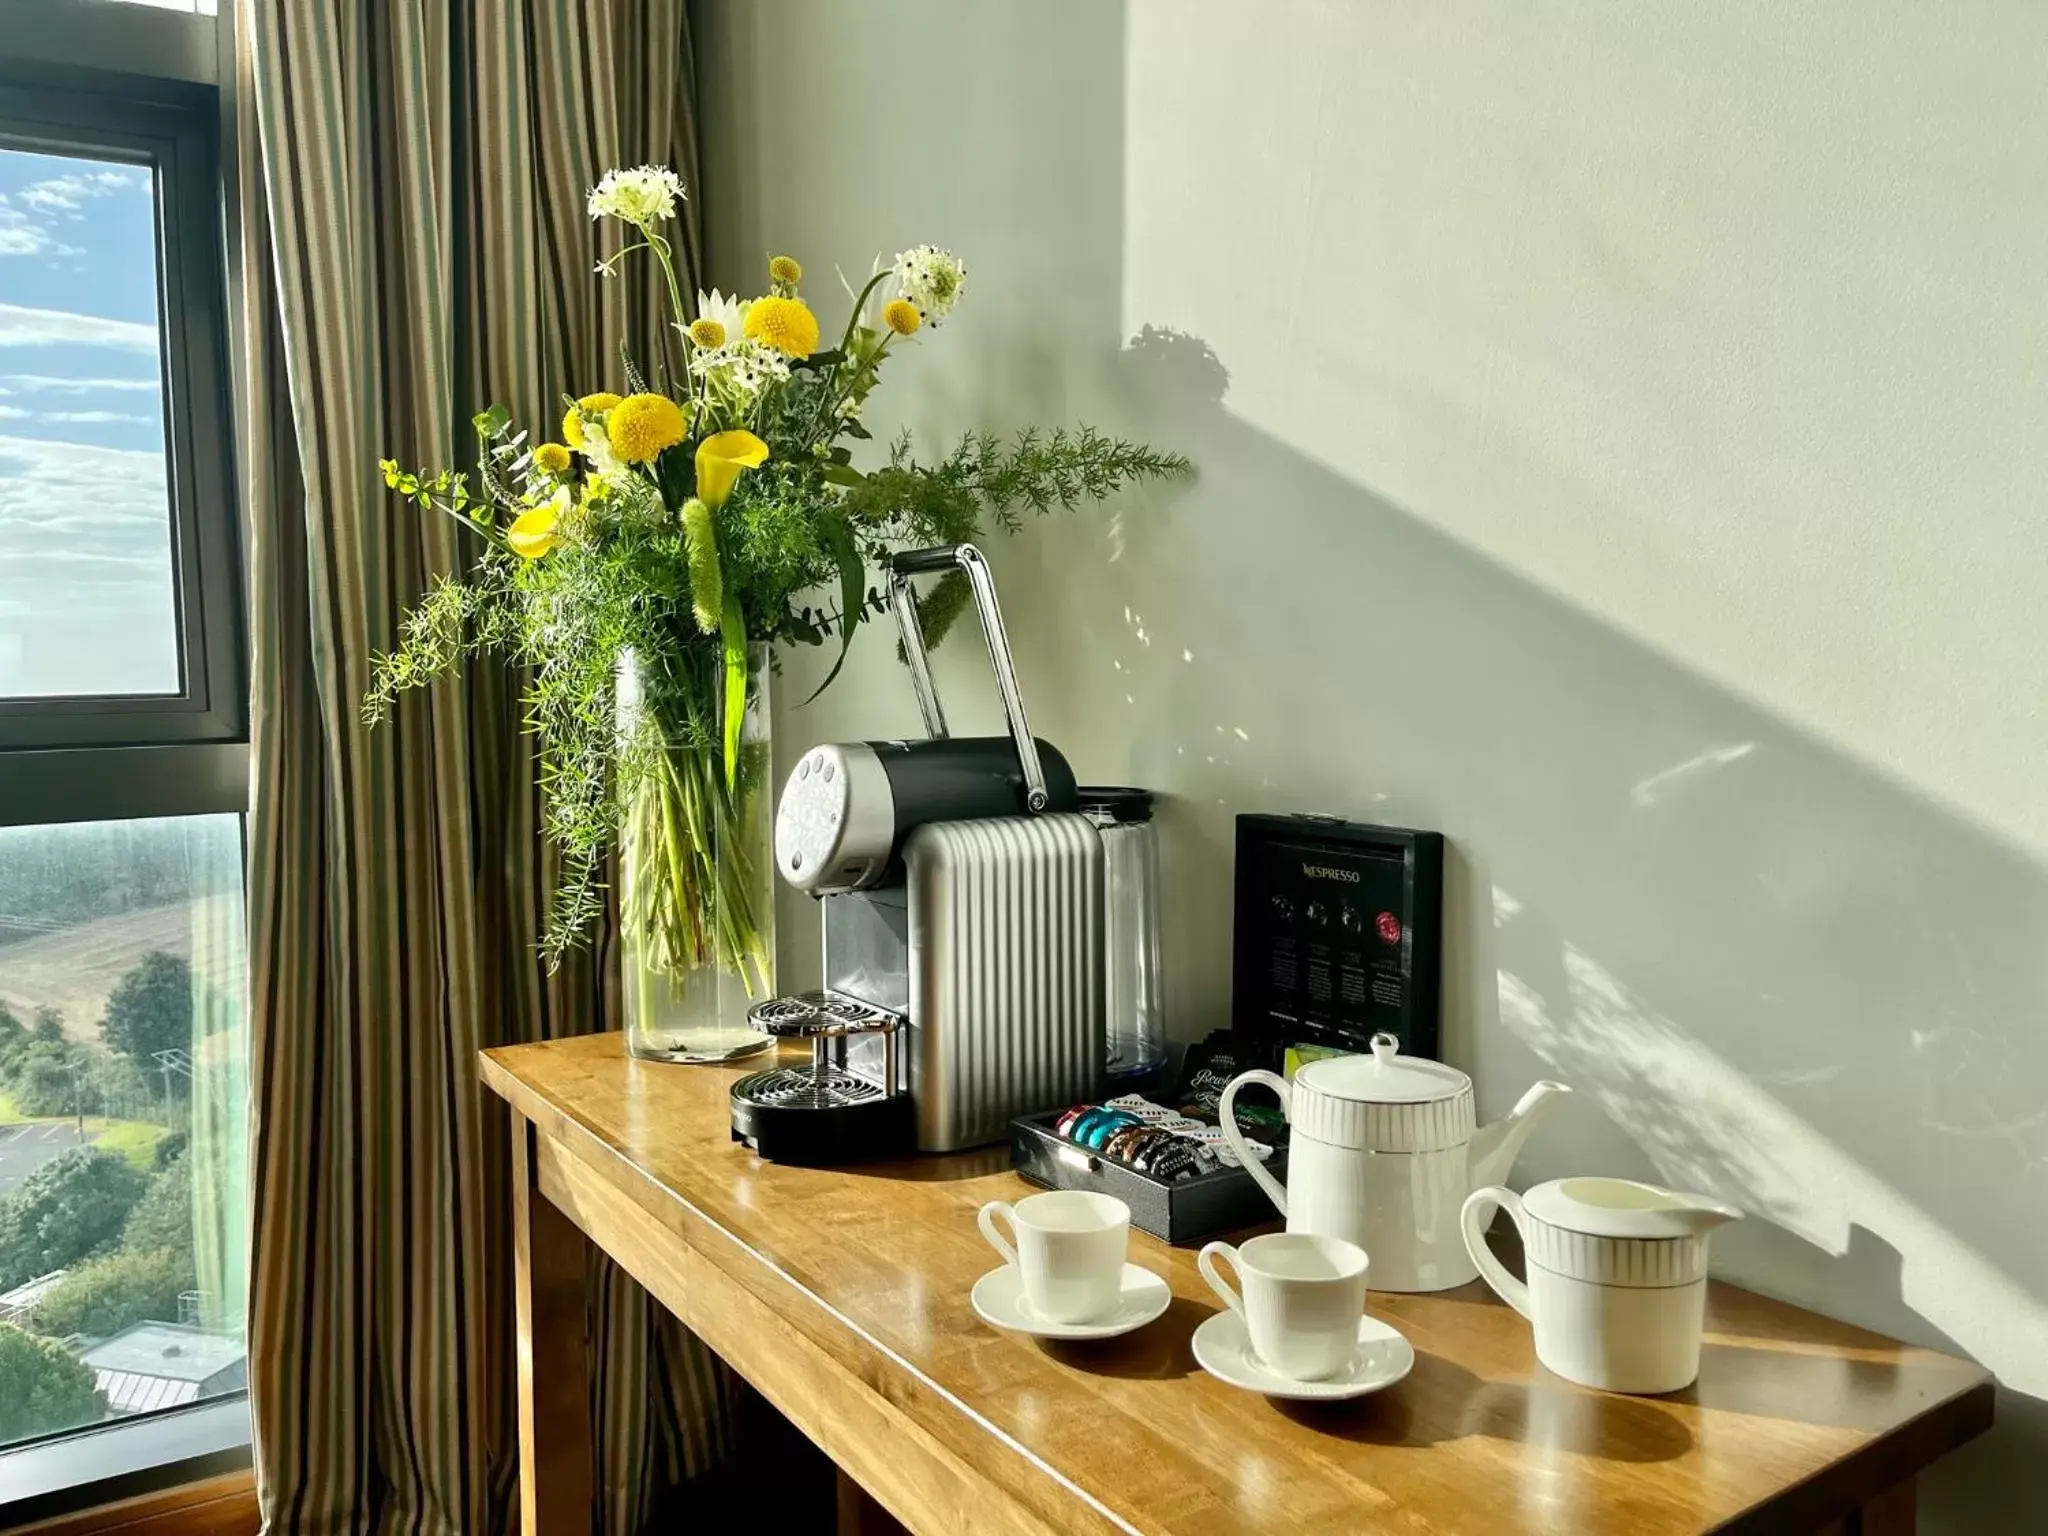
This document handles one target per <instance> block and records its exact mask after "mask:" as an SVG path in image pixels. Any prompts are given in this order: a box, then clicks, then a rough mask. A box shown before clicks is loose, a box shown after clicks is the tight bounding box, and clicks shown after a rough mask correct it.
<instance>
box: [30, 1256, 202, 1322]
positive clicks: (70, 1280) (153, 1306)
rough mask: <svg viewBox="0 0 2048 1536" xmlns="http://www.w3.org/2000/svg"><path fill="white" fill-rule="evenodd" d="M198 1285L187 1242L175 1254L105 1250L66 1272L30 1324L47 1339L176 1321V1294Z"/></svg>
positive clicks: (177, 1295) (37, 1309) (178, 1294)
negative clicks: (103, 1255) (102, 1255)
mask: <svg viewBox="0 0 2048 1536" xmlns="http://www.w3.org/2000/svg"><path fill="white" fill-rule="evenodd" d="M198 1284H199V1279H198V1276H197V1274H196V1273H195V1272H194V1270H193V1268H192V1249H191V1245H190V1243H189V1242H188V1243H187V1244H186V1247H185V1250H184V1251H183V1252H182V1253H180V1252H176V1251H174V1250H172V1249H169V1248H159V1249H156V1250H154V1251H152V1252H130V1251H127V1250H125V1249H124V1250H123V1251H122V1252H120V1253H114V1254H109V1255H107V1257H105V1258H103V1259H91V1260H88V1261H87V1262H86V1263H84V1264H81V1265H79V1266H78V1268H76V1269H74V1270H72V1271H71V1273H70V1274H68V1275H66V1276H65V1277H64V1278H63V1279H62V1280H60V1281H58V1282H57V1284H56V1285H55V1286H54V1287H53V1288H52V1289H51V1291H50V1293H49V1295H47V1296H45V1297H44V1298H43V1299H42V1300H41V1301H40V1302H38V1303H37V1304H36V1311H35V1319H34V1321H35V1328H36V1331H37V1332H38V1333H46V1334H49V1335H50V1336H51V1337H52V1338H58V1339H61V1338H67V1337H69V1336H70V1335H71V1334H74V1333H82V1334H85V1335H87V1336H88V1337H91V1338H95V1339H104V1338H109V1337H111V1336H112V1335H114V1334H117V1333H119V1332H120V1331H121V1330H122V1329H123V1328H127V1327H130V1326H132V1325H133V1324H135V1323H146V1322H159V1323H175V1322H176V1321H178V1298H179V1296H180V1295H182V1294H183V1293H184V1292H186V1291H189V1290H192V1289H194V1288H195V1287H196V1286H197V1285H198Z"/></svg>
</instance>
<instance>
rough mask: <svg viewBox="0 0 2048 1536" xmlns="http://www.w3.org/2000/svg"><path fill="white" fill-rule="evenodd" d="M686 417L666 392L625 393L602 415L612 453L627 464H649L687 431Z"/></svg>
mask: <svg viewBox="0 0 2048 1536" xmlns="http://www.w3.org/2000/svg"><path fill="white" fill-rule="evenodd" d="M689 430H690V422H689V418H688V417H686V416H684V415H683V408H682V407H681V406H679V405H677V404H676V403H675V401H673V400H671V399H669V397H668V396H667V395H628V396H626V398H625V399H623V400H621V401H620V402H619V403H618V404H617V405H615V406H613V407H612V410H611V414H610V415H609V416H607V417H606V418H605V422H604V433H605V436H606V437H607V438H609V439H610V440H611V445H612V452H613V453H616V454H617V455H618V456H619V457H620V458H622V459H624V460H625V461H626V462H627V463H628V464H651V463H652V462H653V461H654V459H655V458H656V456H657V455H659V454H660V452H661V450H662V449H664V448H673V447H674V446H675V445H676V444H677V443H680V442H681V441H682V440H683V438H684V437H685V436H687V435H688V434H689Z"/></svg>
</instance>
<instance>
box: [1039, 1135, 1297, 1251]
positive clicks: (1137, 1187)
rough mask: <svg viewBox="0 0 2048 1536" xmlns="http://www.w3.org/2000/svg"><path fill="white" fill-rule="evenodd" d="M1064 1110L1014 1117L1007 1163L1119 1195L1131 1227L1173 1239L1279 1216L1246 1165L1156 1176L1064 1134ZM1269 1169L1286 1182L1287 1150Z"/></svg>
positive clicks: (1051, 1183) (1201, 1238)
mask: <svg viewBox="0 0 2048 1536" xmlns="http://www.w3.org/2000/svg"><path fill="white" fill-rule="evenodd" d="M1065 1113H1066V1111H1065V1110H1054V1111H1052V1112H1051V1113H1049V1114H1043V1115H1019V1116H1018V1117H1017V1118H1016V1119H1014V1120H1012V1121H1011V1122H1010V1161H1011V1162H1012V1163H1013V1164H1014V1165H1015V1167H1016V1169H1017V1171H1018V1172H1019V1173H1021V1174H1022V1175H1024V1177H1025V1178H1026V1179H1028V1180H1030V1181H1031V1182H1032V1183H1033V1184H1037V1185H1039V1186H1041V1187H1042V1188H1045V1189H1087V1190H1093V1191H1094V1192H1095V1193H1096V1194H1099V1195H1115V1196H1116V1197H1117V1199H1119V1200H1121V1201H1123V1203H1124V1204H1125V1205H1128V1206H1129V1207H1130V1208H1131V1225H1132V1226H1134V1227H1136V1228H1137V1229H1138V1230H1139V1231H1140V1232H1149V1233H1150V1234H1151V1235H1152V1236H1154V1237H1157V1238H1161V1239H1163V1240H1164V1241H1166V1242H1169V1243H1202V1242H1207V1241H1208V1240H1209V1239H1210V1238H1212V1237H1221V1236H1223V1235H1224V1234H1226V1233H1230V1232H1238V1231H1242V1230H1243V1229H1244V1228H1246V1227H1257V1226H1266V1225H1270V1224H1272V1223H1275V1222H1278V1221H1279V1220H1280V1213H1279V1212H1278V1211H1277V1210H1275V1209H1274V1208H1273V1202H1272V1201H1271V1200H1269V1199H1268V1198H1266V1192H1265V1191H1264V1190H1262V1189H1260V1188H1259V1186H1258V1185H1257V1184H1255V1183H1254V1182H1253V1181H1252V1176H1251V1175H1250V1174H1249V1173H1247V1172H1245V1170H1244V1169H1243V1168H1241V1167H1233V1166H1229V1165H1225V1166H1223V1167H1220V1168H1216V1169H1214V1170H1212V1171H1210V1172H1208V1173H1198V1174H1195V1175H1193V1176H1191V1177H1189V1178H1185V1179H1174V1180H1164V1179H1157V1178H1153V1177H1152V1176H1151V1175H1149V1174H1144V1173H1140V1172H1138V1170H1137V1169H1135V1168H1133V1167H1131V1166H1130V1165H1129V1164H1128V1163H1124V1162H1122V1161H1120V1160H1118V1159H1116V1158H1113V1157H1111V1156H1109V1155H1108V1154H1107V1153H1104V1152H1100V1151H1096V1150H1093V1149H1091V1148H1089V1147H1084V1146H1080V1145H1078V1144H1077V1143H1075V1142H1071V1141H1067V1140H1066V1139H1064V1138H1063V1137H1061V1136H1060V1134H1059V1132H1058V1130H1057V1129H1056V1127H1057V1126H1058V1124H1059V1120H1060V1116H1061V1115H1063V1114H1065ZM1265 1166H1266V1169H1267V1171H1268V1172H1269V1173H1271V1174H1272V1175H1273V1176H1274V1177H1275V1178H1277V1179H1279V1180H1281V1181H1282V1182H1283V1183H1284V1182H1285V1181H1286V1178H1287V1151H1286V1148H1284V1147H1282V1148H1277V1149H1275V1151H1274V1153H1273V1155H1272V1157H1270V1158H1269V1159H1267V1161H1266V1165H1265Z"/></svg>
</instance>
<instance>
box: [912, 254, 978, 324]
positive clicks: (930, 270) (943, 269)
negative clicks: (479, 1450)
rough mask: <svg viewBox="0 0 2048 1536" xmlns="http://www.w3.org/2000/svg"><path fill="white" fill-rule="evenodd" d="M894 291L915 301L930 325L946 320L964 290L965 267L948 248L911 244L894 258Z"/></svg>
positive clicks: (965, 284) (965, 287) (965, 285)
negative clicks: (941, 248) (943, 249)
mask: <svg viewBox="0 0 2048 1536" xmlns="http://www.w3.org/2000/svg"><path fill="white" fill-rule="evenodd" d="M895 271H896V291H897V292H898V293H899V294H901V295H902V296H903V297H904V298H906V299H908V300H910V302H911V303H913V304H915V305H916V306H917V307H918V309H919V310H920V311H922V312H923V314H924V317H925V319H926V320H927V321H929V322H930V323H931V324H933V325H937V324H938V323H939V322H940V321H941V320H943V319H945V318H946V316H947V314H948V313H949V312H950V311H951V310H952V308H953V306H954V305H955V304H957V303H958V302H959V301H960V295H961V294H963V293H965V292H966V291H967V268H966V267H965V266H964V265H962V264H961V261H960V258H959V257H958V256H955V255H954V254H953V253H952V252H951V251H942V250H940V249H939V248H938V247H937V246H936V245H914V246H912V247H911V248H910V249H909V250H907V251H905V252H903V254H902V255H900V256H898V257H897V258H896V268H895Z"/></svg>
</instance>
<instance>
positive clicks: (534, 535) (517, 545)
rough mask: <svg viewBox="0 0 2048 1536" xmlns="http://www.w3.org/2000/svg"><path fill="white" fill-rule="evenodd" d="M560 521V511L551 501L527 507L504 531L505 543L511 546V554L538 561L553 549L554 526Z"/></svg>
mask: <svg viewBox="0 0 2048 1536" xmlns="http://www.w3.org/2000/svg"><path fill="white" fill-rule="evenodd" d="M561 520H562V513H561V509H560V508H559V507H557V506H556V505H555V503H554V502H553V501H544V502H542V503H541V504H540V505H539V506H537V507H528V508H527V509H526V510H525V511H524V512H522V513H520V514H519V516H518V518H517V519H516V520H515V521H514V522H513V524H512V526H511V527H510V528H508V529H506V530H505V542H506V543H507V544H510V545H511V546H512V553H513V554H515V555H518V556H520V557H521V558H523V559H527V560H538V559H539V558H540V557H541V556H542V555H544V554H546V553H547V552H548V551H549V550H551V549H553V548H554V547H555V525H556V524H557V523H559V522H560V521H561Z"/></svg>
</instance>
